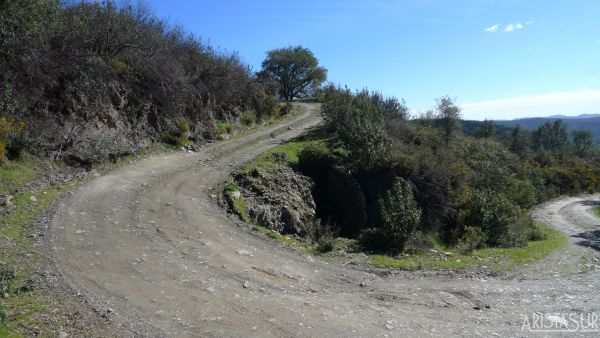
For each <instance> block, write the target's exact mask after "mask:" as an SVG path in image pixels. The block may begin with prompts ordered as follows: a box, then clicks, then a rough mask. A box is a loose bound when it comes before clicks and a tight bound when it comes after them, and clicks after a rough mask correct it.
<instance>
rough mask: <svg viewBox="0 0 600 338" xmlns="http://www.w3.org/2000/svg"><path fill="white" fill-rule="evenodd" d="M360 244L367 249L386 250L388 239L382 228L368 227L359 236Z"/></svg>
mask: <svg viewBox="0 0 600 338" xmlns="http://www.w3.org/2000/svg"><path fill="white" fill-rule="evenodd" d="M358 244H359V245H360V247H361V248H362V249H364V250H367V251H371V252H384V251H386V248H387V247H388V239H387V237H386V235H385V234H384V233H383V231H382V229H380V228H367V229H364V230H363V231H362V232H361V233H360V235H359V236H358Z"/></svg>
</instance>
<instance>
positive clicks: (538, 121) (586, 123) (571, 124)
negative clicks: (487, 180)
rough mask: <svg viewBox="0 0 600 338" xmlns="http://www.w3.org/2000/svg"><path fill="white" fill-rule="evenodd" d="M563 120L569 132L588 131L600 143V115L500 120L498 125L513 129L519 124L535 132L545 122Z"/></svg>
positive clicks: (497, 122)
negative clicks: (579, 129) (581, 129)
mask: <svg viewBox="0 0 600 338" xmlns="http://www.w3.org/2000/svg"><path fill="white" fill-rule="evenodd" d="M559 119H560V120H563V122H564V123H565V125H566V127H567V130H569V131H571V130H573V129H577V128H583V129H587V130H589V131H591V132H592V134H593V135H594V139H595V140H596V142H597V143H600V114H581V115H578V116H564V115H553V116H548V117H529V118H521V119H515V120H498V121H494V122H496V124H498V125H501V126H506V127H509V128H512V127H514V126H516V125H517V124H520V125H521V127H523V128H526V129H529V130H533V129H536V128H537V127H539V126H540V125H542V124H544V123H545V122H553V121H556V120H559Z"/></svg>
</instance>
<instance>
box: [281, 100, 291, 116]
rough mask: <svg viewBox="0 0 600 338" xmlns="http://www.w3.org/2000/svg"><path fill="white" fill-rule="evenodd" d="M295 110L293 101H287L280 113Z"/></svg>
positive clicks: (284, 113) (283, 113)
mask: <svg viewBox="0 0 600 338" xmlns="http://www.w3.org/2000/svg"><path fill="white" fill-rule="evenodd" d="M292 110H294V105H293V104H292V103H291V102H286V103H285V104H284V105H282V106H281V107H280V108H279V111H280V115H287V114H289V113H291V112H292Z"/></svg>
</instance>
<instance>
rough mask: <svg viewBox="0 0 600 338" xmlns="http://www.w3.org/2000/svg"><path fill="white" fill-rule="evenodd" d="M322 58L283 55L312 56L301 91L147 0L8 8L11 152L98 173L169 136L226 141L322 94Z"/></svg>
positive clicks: (181, 141) (3, 35) (1, 142)
mask: <svg viewBox="0 0 600 338" xmlns="http://www.w3.org/2000/svg"><path fill="white" fill-rule="evenodd" d="M282 50H287V49H282ZM269 53H270V54H269V55H271V56H272V57H275V55H279V54H281V53H279V54H278V52H276V51H272V52H269ZM311 57H312V53H311V52H310V51H309V50H307V49H305V48H303V47H300V46H298V47H295V49H289V53H287V54H285V55H279V56H278V60H285V59H286V58H292V59H295V60H300V59H301V60H309V61H311V60H312V63H311V64H310V65H309V66H310V67H312V68H314V71H312V72H311V73H310V74H309V75H310V76H309V77H308V78H304V77H303V76H300V75H295V76H294V77H293V81H294V84H293V85H292V84H290V83H287V82H286V83H284V82H283V81H281V79H280V78H274V77H272V76H270V75H269V74H271V75H272V72H267V71H264V72H261V76H257V74H255V73H254V72H252V71H251V69H250V67H249V66H248V65H246V64H245V63H243V62H242V60H241V58H240V57H239V56H238V55H237V54H235V53H228V52H224V51H221V50H218V49H216V48H214V47H213V46H211V45H210V44H209V43H207V42H205V41H203V40H201V39H200V38H198V37H196V36H194V35H192V34H189V33H187V32H186V31H185V30H184V29H183V28H181V27H178V26H175V25H172V24H170V23H168V22H165V21H164V20H161V19H159V18H158V17H156V16H155V15H154V14H153V13H152V12H151V11H150V10H149V9H148V7H146V6H144V5H143V4H142V3H139V4H137V5H133V4H132V3H130V2H127V1H125V2H120V1H92V2H89V1H57V0H26V1H17V0H8V1H2V2H0V155H2V154H6V155H7V156H14V155H17V153H18V152H20V151H21V150H27V151H29V152H31V153H33V154H35V155H36V156H40V157H45V158H52V159H54V160H61V161H64V162H67V163H69V164H72V165H80V166H88V167H89V166H91V165H95V164H98V163H104V162H107V161H114V160H115V159H117V158H119V157H123V156H127V155H131V154H137V153H139V151H140V150H141V149H144V148H146V147H148V146H150V145H152V144H153V143H155V142H157V141H162V142H165V143H167V144H171V145H173V146H177V147H181V146H187V145H189V144H190V143H193V142H206V141H211V140H221V139H226V138H229V137H230V136H231V135H232V134H235V133H237V132H239V131H241V130H245V129H248V128H252V127H255V126H260V125H264V124H267V123H269V121H272V120H275V119H278V118H281V117H285V116H286V115H288V114H289V113H291V110H292V106H291V104H284V105H280V102H279V100H278V99H279V98H283V99H292V98H299V97H305V96H307V95H313V92H314V91H315V90H316V89H317V88H318V87H319V85H320V83H321V82H322V81H323V80H324V79H325V75H326V72H325V70H324V68H322V67H320V66H318V64H317V60H316V59H315V58H314V57H312V59H311ZM265 62H267V61H265ZM266 64H267V63H265V65H266ZM280 75H281V74H280ZM278 79H279V81H278ZM286 79H290V80H292V79H291V78H289V77H286ZM290 86H291V87H290ZM292 87H293V89H292V91H293V95H292V96H289V95H288V94H285V93H287V89H285V88H292ZM284 89H285V90H284ZM2 160H3V157H1V156H0V161H2Z"/></svg>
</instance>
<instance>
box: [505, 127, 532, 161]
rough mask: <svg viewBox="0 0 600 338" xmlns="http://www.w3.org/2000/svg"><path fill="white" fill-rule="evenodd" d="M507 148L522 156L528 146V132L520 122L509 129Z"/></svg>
mask: <svg viewBox="0 0 600 338" xmlns="http://www.w3.org/2000/svg"><path fill="white" fill-rule="evenodd" d="M508 147H509V149H510V151H512V152H513V153H515V154H517V155H519V156H524V155H525V154H526V153H527V149H528V147H529V132H528V131H527V130H525V129H523V127H521V125H520V124H517V125H516V126H514V127H513V128H512V129H511V130H510V139H509V146H508Z"/></svg>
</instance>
